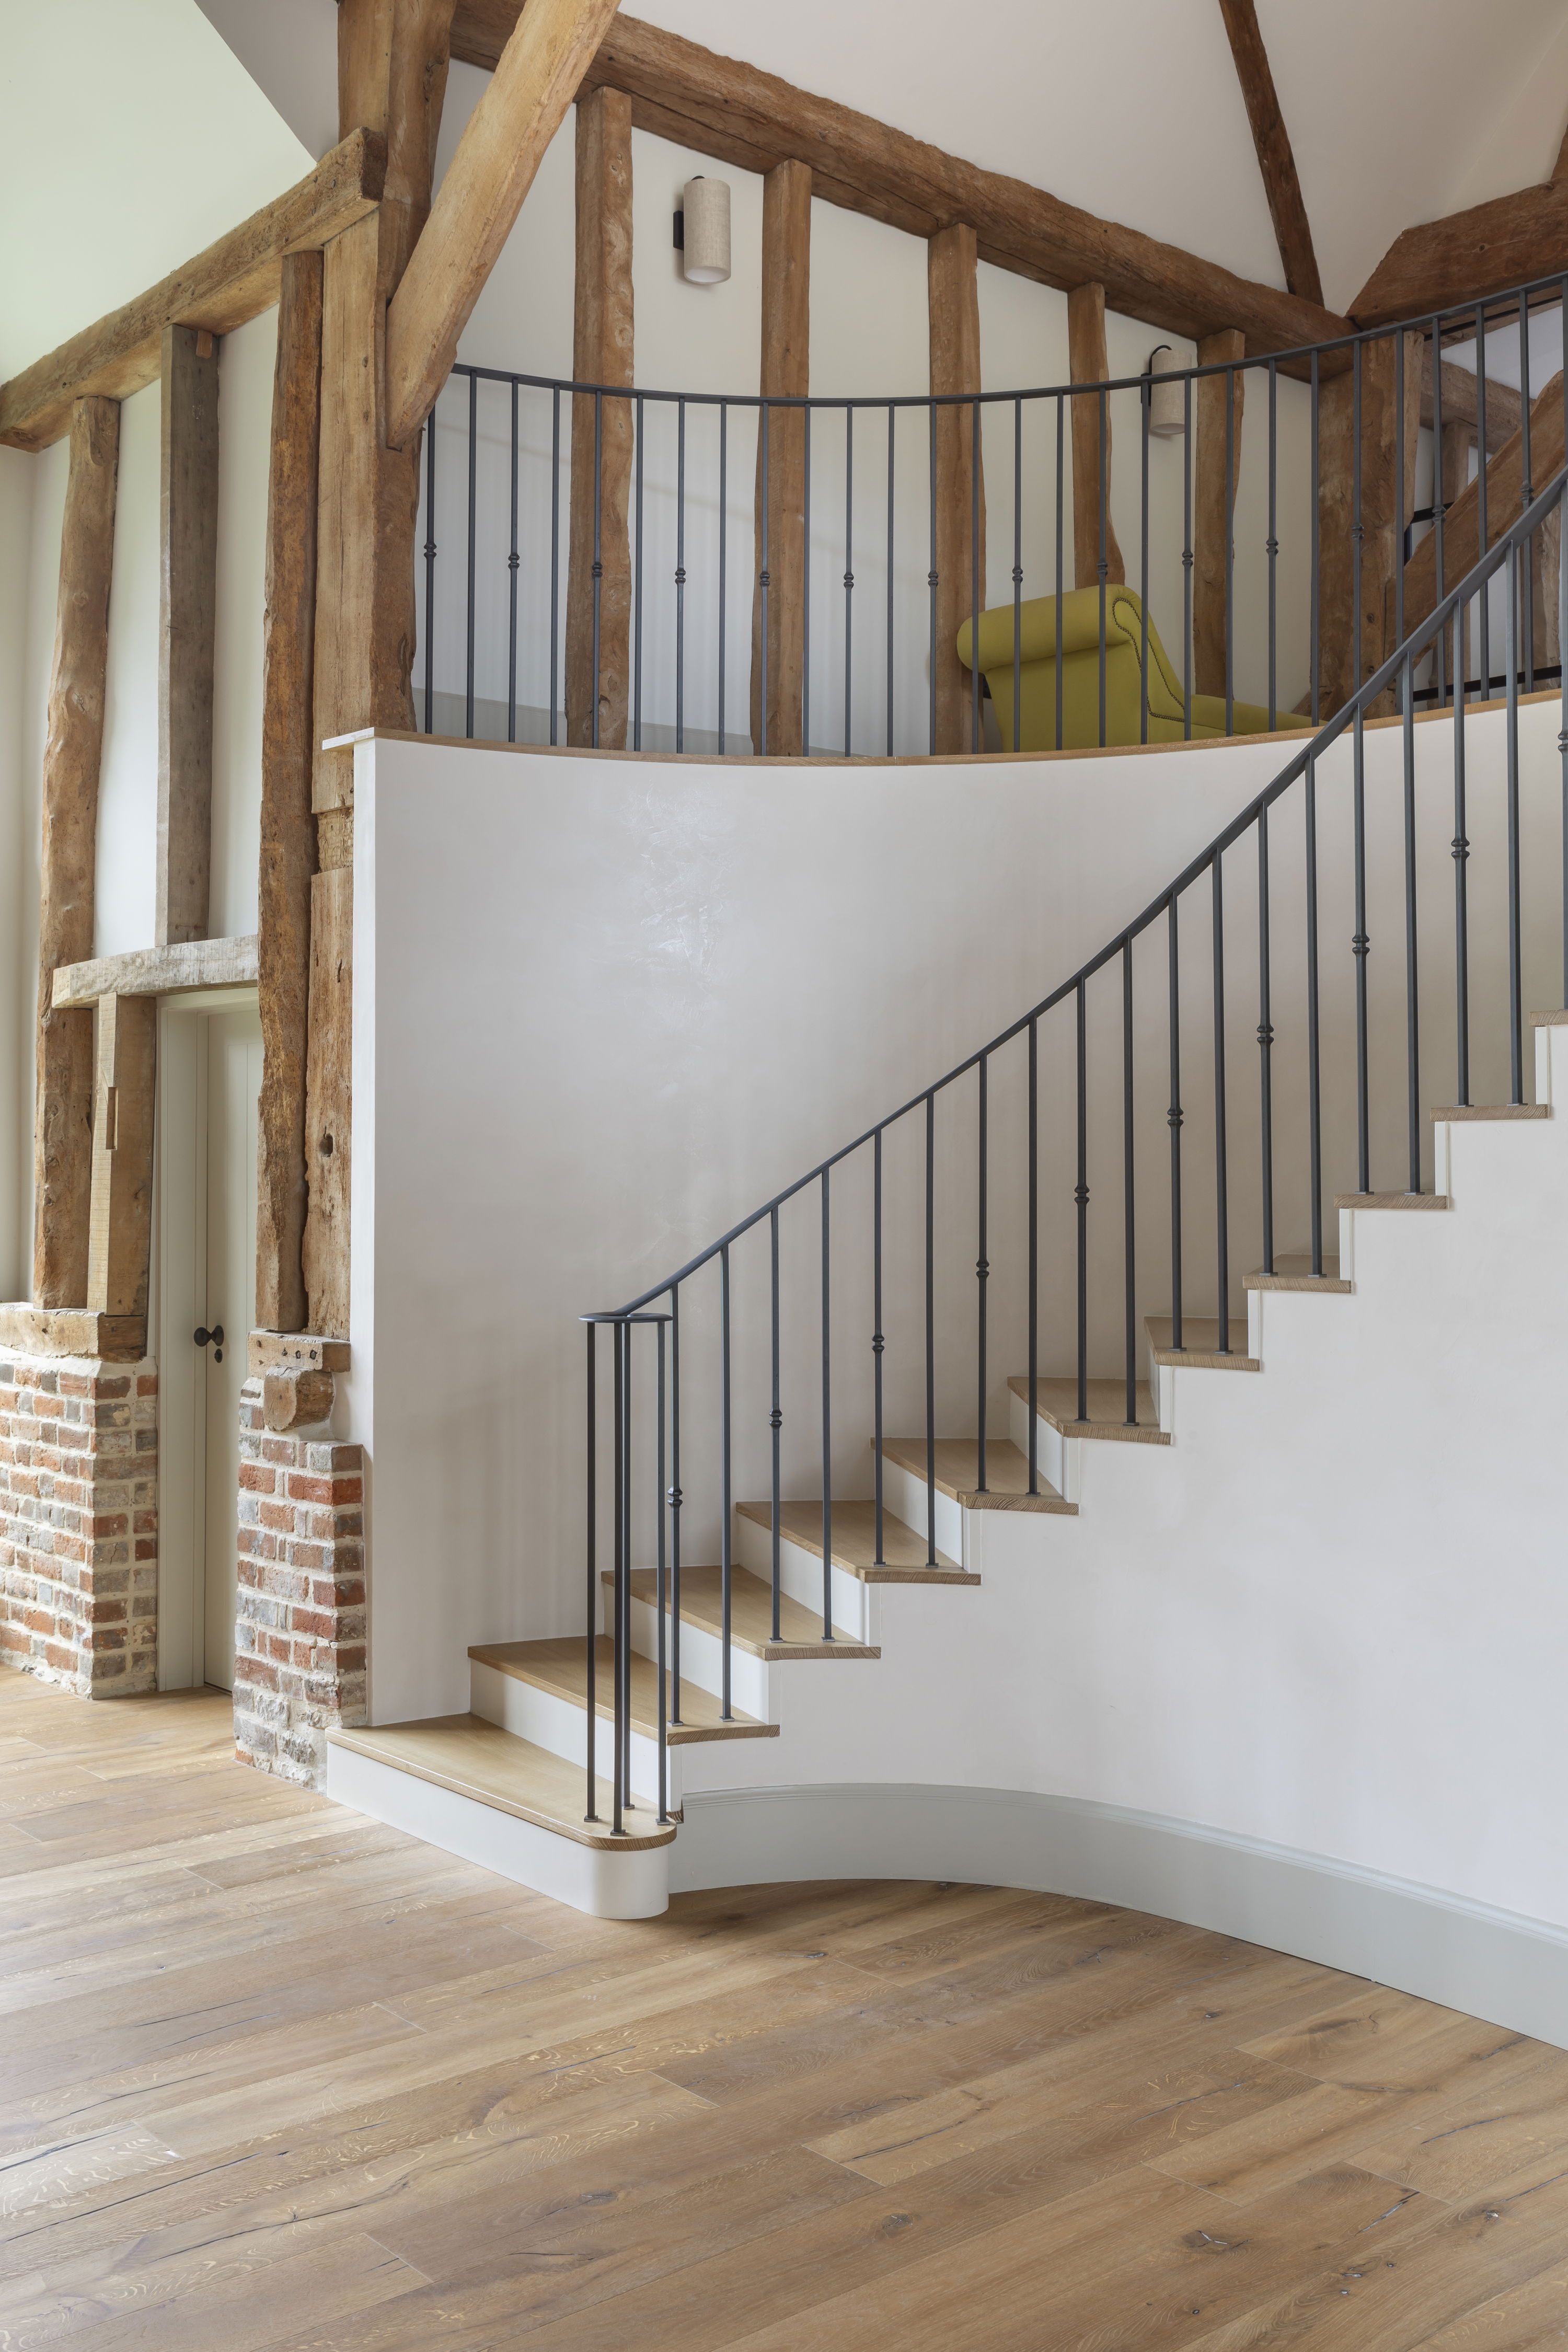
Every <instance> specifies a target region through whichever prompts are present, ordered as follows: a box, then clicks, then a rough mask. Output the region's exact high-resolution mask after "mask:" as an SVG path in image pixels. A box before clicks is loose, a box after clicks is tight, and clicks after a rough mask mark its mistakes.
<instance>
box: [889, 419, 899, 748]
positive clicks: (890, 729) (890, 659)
mask: <svg viewBox="0 0 1568 2352" xmlns="http://www.w3.org/2000/svg"><path fill="white" fill-rule="evenodd" d="M897 414H898V411H897V410H896V409H895V408H894V406H893V404H892V402H891V401H889V403H888V757H889V760H890V759H891V758H892V756H893V421H894V418H895V417H896V415H897Z"/></svg>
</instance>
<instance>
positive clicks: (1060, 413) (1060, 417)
mask: <svg viewBox="0 0 1568 2352" xmlns="http://www.w3.org/2000/svg"><path fill="white" fill-rule="evenodd" d="M1064 417H1065V411H1064V408H1063V405H1062V394H1060V393H1059V392H1058V394H1057V750H1058V751H1060V750H1061V748H1062V456H1063V448H1064V431H1065V426H1064Z"/></svg>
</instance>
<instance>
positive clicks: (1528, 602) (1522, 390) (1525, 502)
mask: <svg viewBox="0 0 1568 2352" xmlns="http://www.w3.org/2000/svg"><path fill="white" fill-rule="evenodd" d="M1565 356H1568V354H1565ZM1519 422H1520V433H1521V445H1520V446H1521V457H1523V460H1524V466H1523V479H1522V481H1521V486H1520V493H1519V510H1520V512H1521V514H1522V513H1523V512H1524V509H1526V507H1528V506H1532V505H1533V504H1534V502H1535V485H1534V482H1533V480H1532V478H1531V467H1530V302H1529V299H1528V298H1527V297H1526V296H1525V295H1523V294H1521V296H1520V298H1519ZM1520 556H1521V562H1522V564H1523V580H1522V584H1521V597H1520V601H1521V607H1522V622H1523V632H1524V647H1523V658H1522V661H1521V668H1522V669H1523V671H1524V690H1525V692H1526V693H1527V694H1533V693H1534V691H1535V538H1534V534H1533V532H1532V533H1531V537H1530V539H1529V540H1528V541H1526V542H1525V543H1524V544H1523V545H1522V546H1521V549H1520Z"/></svg>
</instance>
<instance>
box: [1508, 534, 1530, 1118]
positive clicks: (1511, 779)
mask: <svg viewBox="0 0 1568 2352" xmlns="http://www.w3.org/2000/svg"><path fill="white" fill-rule="evenodd" d="M1521 511H1522V509H1521ZM1529 552H1530V551H1529V548H1528V545H1526V544H1521V545H1520V546H1518V547H1515V548H1513V549H1511V550H1510V553H1509V558H1508V565H1507V570H1508V604H1507V607H1506V611H1505V616H1504V638H1503V642H1504V646H1505V647H1506V650H1507V659H1508V686H1507V688H1506V693H1507V698H1508V717H1507V720H1506V722H1505V723H1506V728H1507V741H1508V1060H1509V1076H1510V1081H1511V1083H1512V1088H1513V1091H1512V1093H1511V1094H1510V1097H1509V1100H1510V1102H1513V1103H1521V1102H1522V1101H1523V1100H1524V983H1523V978H1522V974H1521V919H1520V895H1519V605H1520V595H1519V573H1520V566H1521V564H1522V563H1524V562H1528V560H1529Z"/></svg>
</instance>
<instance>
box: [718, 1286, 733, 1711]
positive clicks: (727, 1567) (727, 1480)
mask: <svg viewBox="0 0 1568 2352" xmlns="http://www.w3.org/2000/svg"><path fill="white" fill-rule="evenodd" d="M719 1326H720V1339H719V1356H720V1367H719V1376H720V1388H721V1400H720V1446H721V1465H720V1489H721V1496H720V1508H721V1511H722V1513H723V1528H722V1531H721V1535H720V1538H719V1615H720V1635H719V1638H720V1642H721V1645H722V1647H721V1654H720V1659H719V1713H720V1716H721V1719H722V1720H723V1721H724V1722H725V1723H729V1722H731V1720H732V1719H733V1716H734V1709H733V1707H732V1706H731V1703H730V1667H731V1649H730V1617H731V1580H732V1577H733V1573H734V1559H733V1549H734V1540H733V1539H734V1522H735V1496H734V1488H733V1486H732V1483H731V1462H732V1448H731V1427H730V1423H731V1391H730V1244H729V1243H728V1242H726V1243H725V1244H724V1245H723V1247H722V1248H721V1250H720V1252H719Z"/></svg>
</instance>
